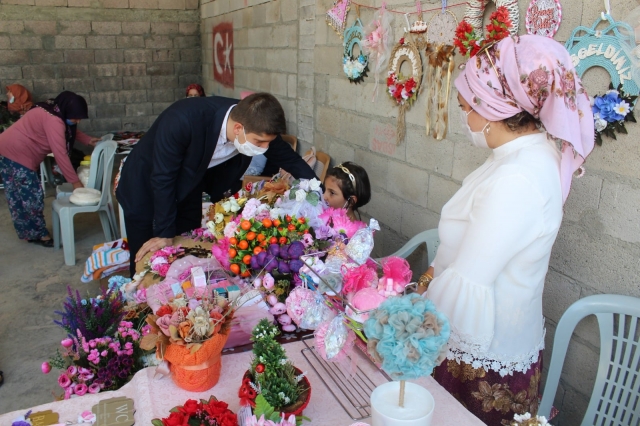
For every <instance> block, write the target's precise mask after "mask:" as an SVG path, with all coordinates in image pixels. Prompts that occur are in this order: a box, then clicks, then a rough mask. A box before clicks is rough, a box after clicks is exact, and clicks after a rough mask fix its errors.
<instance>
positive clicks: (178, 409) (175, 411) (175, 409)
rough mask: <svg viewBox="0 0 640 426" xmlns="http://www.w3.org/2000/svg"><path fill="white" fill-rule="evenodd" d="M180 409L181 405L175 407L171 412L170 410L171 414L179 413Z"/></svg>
mask: <svg viewBox="0 0 640 426" xmlns="http://www.w3.org/2000/svg"><path fill="white" fill-rule="evenodd" d="M180 407H182V406H181V405H179V406H177V407H173V408H172V409H171V410H169V412H170V413H178V412H179V411H180Z"/></svg>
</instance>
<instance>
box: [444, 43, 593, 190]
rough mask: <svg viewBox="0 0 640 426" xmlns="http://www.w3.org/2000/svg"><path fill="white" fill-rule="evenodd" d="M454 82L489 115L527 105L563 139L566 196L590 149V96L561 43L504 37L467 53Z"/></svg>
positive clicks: (562, 176) (499, 115)
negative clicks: (467, 58) (469, 56)
mask: <svg viewBox="0 0 640 426" xmlns="http://www.w3.org/2000/svg"><path fill="white" fill-rule="evenodd" d="M492 62H493V63H492ZM498 76H499V77H498ZM455 85H456V88H457V89H458V91H459V92H460V94H461V95H462V97H463V98H464V99H465V100H466V101H467V102H468V103H469V105H471V107H472V108H473V109H474V110H475V111H476V112H478V114H480V115H481V116H483V117H484V118H486V119H487V120H489V121H500V120H504V119H506V118H509V117H512V116H514V115H516V114H517V113H519V112H521V111H522V110H525V111H527V112H529V113H530V114H532V115H533V116H534V117H535V118H537V119H539V120H540V121H541V122H542V124H543V126H544V128H545V130H546V131H547V133H548V134H549V135H551V136H552V137H554V138H556V139H559V140H560V141H562V148H561V149H562V160H561V163H560V179H561V184H562V196H563V201H566V199H567V196H568V195H569V190H570V188H571V178H572V176H573V173H574V172H575V171H576V170H578V168H580V166H581V165H582V163H583V162H584V159H585V158H586V157H587V155H589V153H590V152H591V150H593V145H594V136H595V134H594V124H593V113H592V112H591V106H590V103H589V96H588V95H587V92H586V91H585V90H584V88H583V87H582V82H581V80H580V77H578V74H577V72H576V70H575V68H574V67H573V64H572V62H571V56H570V55H569V52H567V50H566V49H565V48H564V46H562V45H561V44H560V43H558V42H556V41H555V40H553V39H550V38H547V37H542V36H537V35H523V36H516V37H507V38H505V39H502V40H500V42H498V43H497V44H496V45H494V46H492V47H490V48H488V49H487V50H486V52H483V51H481V52H479V53H478V54H477V55H476V56H474V57H472V58H470V59H469V60H468V61H467V64H466V66H465V68H464V71H462V72H461V73H460V75H459V76H458V78H457V79H456V81H455Z"/></svg>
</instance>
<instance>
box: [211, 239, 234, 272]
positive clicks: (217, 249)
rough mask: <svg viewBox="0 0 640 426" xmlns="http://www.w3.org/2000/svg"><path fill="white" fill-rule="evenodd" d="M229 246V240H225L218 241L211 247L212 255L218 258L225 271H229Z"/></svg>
mask: <svg viewBox="0 0 640 426" xmlns="http://www.w3.org/2000/svg"><path fill="white" fill-rule="evenodd" d="M229 247H231V245H230V244H229V239H228V238H223V239H221V240H218V241H217V242H216V243H215V244H214V245H213V246H211V253H212V254H213V257H215V258H216V260H217V261H218V262H220V265H221V266H222V267H223V268H224V269H225V270H229V265H230V263H229Z"/></svg>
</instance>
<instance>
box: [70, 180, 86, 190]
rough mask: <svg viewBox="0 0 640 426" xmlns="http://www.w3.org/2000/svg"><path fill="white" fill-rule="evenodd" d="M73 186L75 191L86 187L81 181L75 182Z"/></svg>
mask: <svg viewBox="0 0 640 426" xmlns="http://www.w3.org/2000/svg"><path fill="white" fill-rule="evenodd" d="M72 185H73V189H78V188H84V185H83V184H82V182H80V181H77V182H74V183H73V184H72Z"/></svg>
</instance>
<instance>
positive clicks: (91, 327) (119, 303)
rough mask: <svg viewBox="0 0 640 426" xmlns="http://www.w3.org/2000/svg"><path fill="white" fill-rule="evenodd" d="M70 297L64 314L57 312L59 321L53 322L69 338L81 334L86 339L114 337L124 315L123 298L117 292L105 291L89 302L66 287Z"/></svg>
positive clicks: (65, 305)
mask: <svg viewBox="0 0 640 426" xmlns="http://www.w3.org/2000/svg"><path fill="white" fill-rule="evenodd" d="M67 293H68V294H69V297H67V300H66V301H65V302H64V304H63V310H62V311H56V312H55V314H56V315H60V317H61V318H60V320H56V321H54V322H55V323H56V324H58V325H59V326H60V327H62V328H63V329H64V330H65V331H66V332H67V333H68V334H69V335H70V336H75V335H76V333H77V332H78V331H80V333H81V335H82V336H84V337H85V338H86V339H89V340H90V339H95V338H99V337H104V336H113V335H114V334H115V333H116V331H117V329H118V324H119V323H120V321H121V320H122V318H123V316H124V299H123V297H122V294H120V292H119V291H118V290H114V289H108V290H105V289H102V290H101V294H100V295H99V296H98V297H96V298H95V299H94V298H91V299H89V300H87V299H83V298H82V297H81V296H80V292H79V291H78V290H76V292H75V294H74V293H73V291H72V290H71V287H67Z"/></svg>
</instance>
